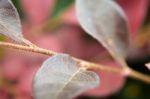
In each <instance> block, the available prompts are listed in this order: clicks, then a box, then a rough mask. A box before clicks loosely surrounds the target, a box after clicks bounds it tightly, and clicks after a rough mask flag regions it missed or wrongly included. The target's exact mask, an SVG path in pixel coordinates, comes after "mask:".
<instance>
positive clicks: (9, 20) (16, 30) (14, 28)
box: [0, 0, 23, 43]
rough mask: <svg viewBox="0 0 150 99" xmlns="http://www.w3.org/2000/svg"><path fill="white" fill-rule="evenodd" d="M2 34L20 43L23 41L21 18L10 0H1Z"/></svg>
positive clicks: (0, 18) (0, 32)
mask: <svg viewBox="0 0 150 99" xmlns="http://www.w3.org/2000/svg"><path fill="white" fill-rule="evenodd" d="M0 34H3V35H5V36H7V37H9V38H11V39H13V40H15V41H17V42H19V43H22V42H23V35H22V32H21V22H20V18H19V15H18V12H17V10H16V8H15V7H14V5H13V3H12V2H11V1H10V0H0Z"/></svg>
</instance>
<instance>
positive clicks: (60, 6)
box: [52, 0, 74, 17]
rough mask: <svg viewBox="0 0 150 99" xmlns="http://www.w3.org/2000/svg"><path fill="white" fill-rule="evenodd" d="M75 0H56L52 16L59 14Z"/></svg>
mask: <svg viewBox="0 0 150 99" xmlns="http://www.w3.org/2000/svg"><path fill="white" fill-rule="evenodd" d="M73 1H74V0H63V1H62V0H56V5H55V7H54V10H53V13H52V17H55V16H57V15H58V14H59V13H60V12H61V11H62V10H64V9H65V8H67V7H68V6H69V5H70V4H71V3H73Z"/></svg>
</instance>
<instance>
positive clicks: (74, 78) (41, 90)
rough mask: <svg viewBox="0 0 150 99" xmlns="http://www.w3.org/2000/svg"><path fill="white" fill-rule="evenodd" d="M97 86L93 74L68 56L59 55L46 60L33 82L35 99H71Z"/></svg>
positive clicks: (96, 78) (96, 80)
mask: <svg viewBox="0 0 150 99" xmlns="http://www.w3.org/2000/svg"><path fill="white" fill-rule="evenodd" d="M98 85H99V78H98V76H97V75H96V74H95V73H94V72H90V71H86V70H85V69H83V68H81V67H80V66H79V64H78V63H77V62H75V61H74V60H73V59H72V58H71V57H70V56H68V55H63V54H59V55H56V56H53V57H51V58H49V59H48V60H46V61H45V62H44V63H43V65H42V67H41V68H40V69H39V70H38V72H37V73H36V75H35V77H34V80H33V97H34V98H35V99H71V98H73V97H75V96H77V95H79V94H80V93H81V92H83V91H85V90H87V89H89V88H93V87H96V86H98Z"/></svg>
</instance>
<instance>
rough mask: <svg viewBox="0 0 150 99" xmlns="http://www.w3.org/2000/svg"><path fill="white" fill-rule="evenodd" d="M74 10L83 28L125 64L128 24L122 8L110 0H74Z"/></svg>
mask: <svg viewBox="0 0 150 99" xmlns="http://www.w3.org/2000/svg"><path fill="white" fill-rule="evenodd" d="M76 11H77V17H78V20H79V22H80V24H81V26H82V27H83V29H84V30H85V31H86V32H87V33H88V34H90V35H91V36H93V37H94V38H95V39H97V40H98V41H99V42H100V43H102V45H103V46H104V47H105V48H106V49H107V50H108V51H109V52H110V53H111V55H112V56H113V57H114V58H115V59H116V60H117V61H118V62H119V63H120V64H121V65H126V63H125V59H124V58H126V54H127V49H128V26H127V19H126V16H125V14H124V13H123V11H122V9H121V8H120V7H119V6H118V5H117V4H116V3H115V2H114V1H112V0H94V1H93V0H76Z"/></svg>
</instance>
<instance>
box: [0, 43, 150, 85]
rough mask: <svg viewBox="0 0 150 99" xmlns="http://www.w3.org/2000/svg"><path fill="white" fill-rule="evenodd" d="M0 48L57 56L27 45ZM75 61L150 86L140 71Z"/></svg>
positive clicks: (83, 65)
mask: <svg viewBox="0 0 150 99" xmlns="http://www.w3.org/2000/svg"><path fill="white" fill-rule="evenodd" d="M0 46H2V47H6V48H12V49H18V50H23V51H29V52H34V53H39V54H44V55H48V56H53V55H56V54H57V53H56V52H53V51H50V50H46V49H43V48H39V47H36V46H25V45H19V44H13V43H6V42H0ZM73 59H74V60H75V61H76V62H78V63H79V65H80V66H82V67H85V68H86V69H95V70H100V71H106V72H111V73H117V74H120V75H125V76H128V77H131V78H135V79H137V80H141V81H144V82H146V83H149V84H150V76H148V75H145V74H142V73H140V72H138V71H135V70H132V69H130V68H129V67H125V68H113V67H109V66H104V65H101V64H96V63H92V62H88V61H84V60H81V59H77V58H74V57H73ZM128 71H129V72H128Z"/></svg>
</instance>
